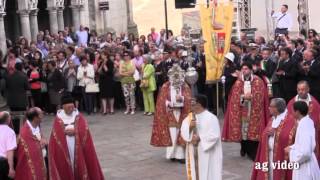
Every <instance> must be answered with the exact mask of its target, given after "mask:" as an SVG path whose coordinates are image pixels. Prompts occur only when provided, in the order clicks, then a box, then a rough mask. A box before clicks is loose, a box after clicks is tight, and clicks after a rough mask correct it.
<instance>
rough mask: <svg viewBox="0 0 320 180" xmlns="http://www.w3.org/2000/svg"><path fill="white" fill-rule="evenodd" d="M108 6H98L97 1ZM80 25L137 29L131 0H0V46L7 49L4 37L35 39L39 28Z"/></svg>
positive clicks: (76, 26) (105, 30)
mask: <svg viewBox="0 0 320 180" xmlns="http://www.w3.org/2000/svg"><path fill="white" fill-rule="evenodd" d="M105 1H107V2H109V10H100V8H99V3H100V2H105ZM80 25H84V26H86V27H89V29H94V30H96V31H97V32H98V33H103V32H107V31H108V30H110V28H111V29H113V30H114V31H115V32H117V33H120V32H133V33H136V32H137V25H136V24H135V23H134V21H133V15H132V0H0V49H1V50H2V51H3V52H6V39H10V40H14V39H16V38H17V37H19V36H24V37H26V38H27V39H28V40H36V35H37V34H38V32H39V30H42V31H44V30H46V29H48V30H50V32H51V33H57V32H58V31H59V30H63V29H64V27H74V28H75V29H79V27H80Z"/></svg>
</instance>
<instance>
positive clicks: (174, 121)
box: [151, 64, 191, 163]
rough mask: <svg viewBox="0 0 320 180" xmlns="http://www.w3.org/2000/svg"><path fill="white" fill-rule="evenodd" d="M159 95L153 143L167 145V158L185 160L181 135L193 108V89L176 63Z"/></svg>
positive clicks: (154, 144)
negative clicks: (184, 121) (183, 122)
mask: <svg viewBox="0 0 320 180" xmlns="http://www.w3.org/2000/svg"><path fill="white" fill-rule="evenodd" d="M168 76H169V81H168V82H166V83H165V84H164V85H163V86H162V88H161V90H160V93H159V95H158V100H157V105H156V113H155V116H154V121H153V129H152V137H151V145H153V146H157V147H167V155H166V157H167V159H170V160H171V161H175V160H177V161H179V162H181V163H183V162H184V159H185V154H184V147H183V145H185V143H184V141H183V140H182V138H181V136H180V127H181V123H182V121H183V120H184V119H185V118H186V117H187V116H188V114H189V112H190V108H191V90H190V87H189V86H188V85H187V83H185V72H184V70H182V69H181V67H180V66H179V65H178V64H174V65H173V66H172V68H171V69H170V70H169V72H168Z"/></svg>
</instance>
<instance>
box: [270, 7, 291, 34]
mask: <svg viewBox="0 0 320 180" xmlns="http://www.w3.org/2000/svg"><path fill="white" fill-rule="evenodd" d="M272 17H273V18H274V19H276V21H277V22H276V24H277V25H276V27H277V28H279V29H286V28H287V29H288V31H290V30H291V28H292V16H291V14H289V13H284V14H283V13H281V12H278V13H274V14H273V15H272Z"/></svg>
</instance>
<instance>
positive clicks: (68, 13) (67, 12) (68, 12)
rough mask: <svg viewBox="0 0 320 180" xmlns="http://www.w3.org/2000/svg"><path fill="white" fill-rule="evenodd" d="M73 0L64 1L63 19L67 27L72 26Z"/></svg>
mask: <svg viewBox="0 0 320 180" xmlns="http://www.w3.org/2000/svg"><path fill="white" fill-rule="evenodd" d="M70 6H71V0H66V1H64V10H63V19H64V26H65V27H72V9H71V8H70Z"/></svg>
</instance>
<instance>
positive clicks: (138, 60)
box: [132, 46, 143, 109]
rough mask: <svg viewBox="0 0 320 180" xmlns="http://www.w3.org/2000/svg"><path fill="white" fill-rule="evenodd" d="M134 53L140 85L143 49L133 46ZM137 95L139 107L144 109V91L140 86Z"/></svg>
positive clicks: (137, 80)
mask: <svg viewBox="0 0 320 180" xmlns="http://www.w3.org/2000/svg"><path fill="white" fill-rule="evenodd" d="M133 55H134V58H133V59H132V62H133V64H134V65H135V68H136V70H137V71H136V72H135V81H136V87H140V84H141V74H142V66H143V57H142V50H141V49H139V47H138V46H135V47H134V48H133ZM135 96H136V102H137V105H138V107H139V108H141V109H143V97H142V92H141V89H140V88H136V90H135Z"/></svg>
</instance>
